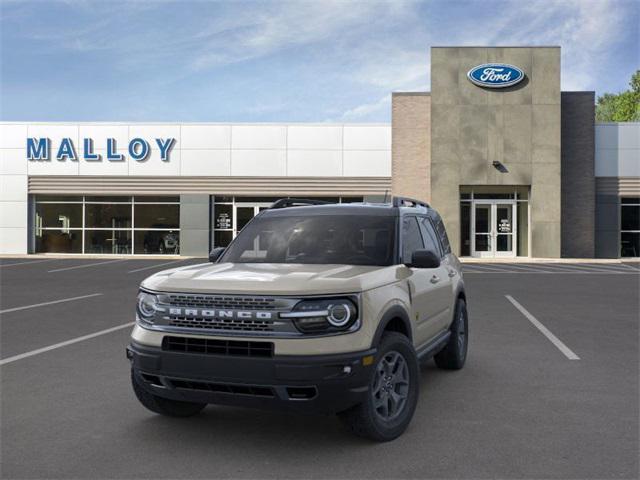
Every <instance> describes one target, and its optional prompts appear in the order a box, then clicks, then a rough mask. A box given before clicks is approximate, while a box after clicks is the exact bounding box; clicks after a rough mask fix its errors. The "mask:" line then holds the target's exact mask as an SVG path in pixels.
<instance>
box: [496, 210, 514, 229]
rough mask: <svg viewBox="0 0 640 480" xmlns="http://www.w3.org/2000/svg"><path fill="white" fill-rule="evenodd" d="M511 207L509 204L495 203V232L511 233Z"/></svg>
mask: <svg viewBox="0 0 640 480" xmlns="http://www.w3.org/2000/svg"><path fill="white" fill-rule="evenodd" d="M512 216H513V207H512V206H511V205H496V219H495V222H496V232H498V233H511V229H512V228H513V227H512V224H513V219H512Z"/></svg>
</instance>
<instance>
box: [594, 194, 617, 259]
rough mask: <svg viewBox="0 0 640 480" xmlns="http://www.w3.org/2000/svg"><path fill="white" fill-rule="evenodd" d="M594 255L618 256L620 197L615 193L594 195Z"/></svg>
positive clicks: (602, 256) (604, 256)
mask: <svg viewBox="0 0 640 480" xmlns="http://www.w3.org/2000/svg"><path fill="white" fill-rule="evenodd" d="M595 256H596V257H598V258H618V257H619V256H620V197H619V196H618V195H617V193H616V194H607V193H605V194H600V193H598V195H597V196H596V215H595Z"/></svg>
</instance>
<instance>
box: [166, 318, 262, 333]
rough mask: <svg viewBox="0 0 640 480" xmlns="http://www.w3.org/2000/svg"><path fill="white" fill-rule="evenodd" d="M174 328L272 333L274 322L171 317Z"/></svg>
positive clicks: (170, 322) (170, 323)
mask: <svg viewBox="0 0 640 480" xmlns="http://www.w3.org/2000/svg"><path fill="white" fill-rule="evenodd" d="M169 325H171V326H172V327H185V328H198V329H203V330H224V331H236V332H272V331H273V320H244V319H232V318H204V317H177V316H174V315H170V316H169Z"/></svg>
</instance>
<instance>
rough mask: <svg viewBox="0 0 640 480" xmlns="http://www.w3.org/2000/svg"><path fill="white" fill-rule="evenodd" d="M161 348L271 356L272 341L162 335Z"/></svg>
mask: <svg viewBox="0 0 640 480" xmlns="http://www.w3.org/2000/svg"><path fill="white" fill-rule="evenodd" d="M162 349H163V350H167V351H171V352H186V353H202V354H205V355H229V356H234V357H273V343H272V342H243V341H237V340H216V339H210V338H188V337H164V339H163V340H162Z"/></svg>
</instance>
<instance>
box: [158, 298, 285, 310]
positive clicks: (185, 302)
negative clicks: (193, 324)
mask: <svg viewBox="0 0 640 480" xmlns="http://www.w3.org/2000/svg"><path fill="white" fill-rule="evenodd" d="M275 301H276V299H275V298H266V297H241V296H238V297H236V296H233V297H228V296H223V295H169V304H170V305H172V306H176V307H199V308H229V309H247V310H273V309H275V308H276V306H275V305H274V304H275Z"/></svg>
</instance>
